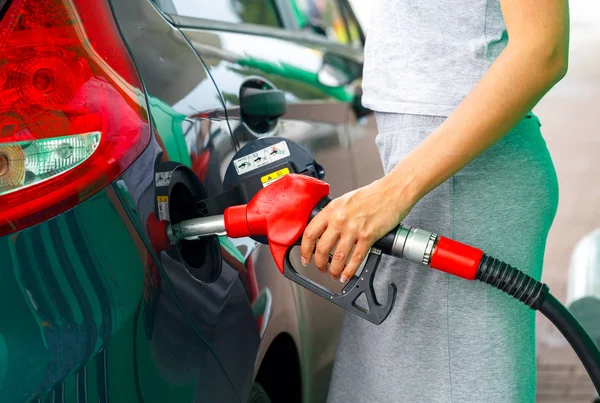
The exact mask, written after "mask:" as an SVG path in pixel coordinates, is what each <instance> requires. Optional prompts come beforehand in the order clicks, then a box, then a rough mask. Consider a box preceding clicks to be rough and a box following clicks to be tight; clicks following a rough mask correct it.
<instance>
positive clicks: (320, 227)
mask: <svg viewBox="0 0 600 403" xmlns="http://www.w3.org/2000/svg"><path fill="white" fill-rule="evenodd" d="M322 213H323V212H321V213H319V214H317V215H316V217H315V218H313V219H312V220H311V221H310V222H309V223H308V225H307V226H306V228H305V229H304V233H303V234H302V243H301V244H300V256H301V259H302V264H303V265H305V266H306V265H307V264H308V263H309V262H310V260H311V258H312V255H313V252H314V250H315V245H316V243H317V239H319V237H320V236H321V235H322V234H323V232H325V230H326V229H327V219H323V218H324V217H319V216H320V215H322Z"/></svg>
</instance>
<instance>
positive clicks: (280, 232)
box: [224, 174, 329, 273]
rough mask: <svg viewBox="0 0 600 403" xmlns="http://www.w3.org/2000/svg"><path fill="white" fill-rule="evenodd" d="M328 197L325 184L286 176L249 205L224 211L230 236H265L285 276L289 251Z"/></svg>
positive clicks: (264, 189) (262, 192)
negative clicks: (284, 267)
mask: <svg viewBox="0 0 600 403" xmlns="http://www.w3.org/2000/svg"><path fill="white" fill-rule="evenodd" d="M328 195H329V184H327V183H326V182H323V181H320V180H318V179H315V178H312V177H310V176H306V175H300V174H288V175H285V176H284V177H283V178H281V179H279V180H277V181H276V182H274V183H272V184H270V185H269V186H267V187H266V188H263V189H261V190H260V191H258V193H256V195H255V196H254V197H253V198H252V200H251V201H250V203H248V204H244V205H241V206H232V207H229V208H227V209H226V210H225V217H224V218H225V229H226V230H227V235H228V236H229V237H231V238H241V237H246V236H266V237H267V239H268V240H269V247H270V249H271V254H272V255H273V258H274V259H275V263H276V264H277V267H278V268H279V270H280V271H281V272H282V273H283V266H284V259H285V254H286V252H287V250H288V249H289V248H290V247H291V246H292V245H294V244H295V243H296V242H297V241H298V240H299V239H300V237H301V236H302V233H303V232H304V228H306V225H307V224H308V221H309V219H310V215H311V213H312V211H313V210H314V208H315V206H316V205H317V204H318V203H319V202H320V201H321V200H322V199H323V198H325V197H326V196H328Z"/></svg>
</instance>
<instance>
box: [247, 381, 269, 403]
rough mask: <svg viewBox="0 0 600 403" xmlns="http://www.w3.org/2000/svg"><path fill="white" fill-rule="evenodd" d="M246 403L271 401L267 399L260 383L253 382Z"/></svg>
mask: <svg viewBox="0 0 600 403" xmlns="http://www.w3.org/2000/svg"><path fill="white" fill-rule="evenodd" d="M248 403H271V399H269V395H267V392H265V390H264V388H263V387H262V386H261V385H260V383H258V382H254V385H252V390H251V391H250V397H249V398H248Z"/></svg>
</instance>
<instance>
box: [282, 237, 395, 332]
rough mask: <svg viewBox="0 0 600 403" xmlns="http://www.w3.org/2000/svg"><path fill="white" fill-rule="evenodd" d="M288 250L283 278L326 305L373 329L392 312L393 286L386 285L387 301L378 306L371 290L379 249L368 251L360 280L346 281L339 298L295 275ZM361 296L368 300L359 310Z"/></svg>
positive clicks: (357, 277)
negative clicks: (365, 322) (354, 316)
mask: <svg viewBox="0 0 600 403" xmlns="http://www.w3.org/2000/svg"><path fill="white" fill-rule="evenodd" d="M291 250H292V247H291V248H289V249H288V250H287V253H286V254H285V261H284V271H283V274H284V276H285V277H286V278H288V279H290V280H292V281H293V282H295V283H297V284H299V285H301V286H302V287H304V288H306V289H308V290H309V291H312V292H313V293H315V294H317V295H319V296H321V297H323V298H325V299H326V300H328V301H329V302H332V303H334V304H336V305H338V306H340V307H341V308H343V309H345V310H346V311H349V312H351V313H353V314H355V315H358V316H360V317H361V318H364V319H366V320H368V321H369V322H371V323H374V324H376V325H379V324H381V323H382V322H383V321H384V320H385V319H386V318H387V317H388V315H389V314H390V312H391V311H392V308H393V307H394V302H395V301H396V293H397V288H396V284H393V283H390V284H388V292H387V297H386V300H385V302H384V303H383V304H380V303H379V301H378V300H377V296H376V295H375V289H374V288H373V280H374V279H375V273H376V272H377V268H378V266H379V262H380V261H381V251H380V250H379V249H377V248H371V250H370V252H369V254H368V256H367V260H366V262H365V266H364V268H363V270H362V272H361V274H360V276H353V277H352V278H351V279H350V280H348V283H347V284H346V285H345V286H344V288H343V289H342V293H341V294H336V293H333V292H331V291H330V290H328V289H327V288H325V287H323V286H322V285H320V284H318V283H316V282H314V281H312V280H311V279H309V278H306V277H304V276H302V275H301V274H300V273H298V272H297V271H296V269H295V268H294V266H293V265H292V263H291V261H290V252H291ZM363 293H364V294H365V297H366V300H367V307H362V306H360V305H358V304H357V303H356V301H357V300H358V298H359V297H360V296H361V295H362V294H363Z"/></svg>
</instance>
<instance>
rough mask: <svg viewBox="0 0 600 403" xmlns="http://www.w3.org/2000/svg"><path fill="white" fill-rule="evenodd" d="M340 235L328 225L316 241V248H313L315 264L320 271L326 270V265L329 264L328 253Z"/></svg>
mask: <svg viewBox="0 0 600 403" xmlns="http://www.w3.org/2000/svg"><path fill="white" fill-rule="evenodd" d="M339 237H340V234H339V232H337V231H335V230H333V228H331V227H328V228H327V230H326V231H325V232H324V233H323V235H321V237H320V238H319V242H318V243H317V249H316V250H315V265H316V266H317V267H318V268H319V270H321V271H322V272H324V273H325V272H327V266H328V264H329V254H330V253H331V251H332V250H333V248H334V247H335V244H336V243H337V241H338V239H339Z"/></svg>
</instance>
